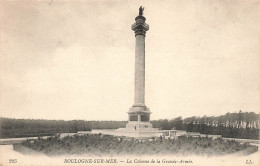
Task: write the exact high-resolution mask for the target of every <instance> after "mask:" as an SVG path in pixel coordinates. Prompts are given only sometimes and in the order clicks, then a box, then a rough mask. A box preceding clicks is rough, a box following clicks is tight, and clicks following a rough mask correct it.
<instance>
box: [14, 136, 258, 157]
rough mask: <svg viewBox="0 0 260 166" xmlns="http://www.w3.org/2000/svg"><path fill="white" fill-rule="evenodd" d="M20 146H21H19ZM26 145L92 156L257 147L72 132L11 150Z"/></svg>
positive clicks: (243, 151)
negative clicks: (80, 134)
mask: <svg viewBox="0 0 260 166" xmlns="http://www.w3.org/2000/svg"><path fill="white" fill-rule="evenodd" d="M21 145H22V146H21ZM22 147H26V148H29V149H32V150H35V151H37V152H41V153H44V154H46V155H48V156H56V155H63V154H92V155H97V156H101V155H112V156H113V155H131V154H133V155H169V154H176V155H192V154H195V155H206V156H220V155H226V154H232V153H241V154H243V155H249V154H251V153H254V152H256V151H258V147H257V146H253V145H250V144H249V143H244V144H240V143H239V142H237V141H234V140H224V139H221V138H218V139H215V140H214V139H211V138H192V137H181V138H179V139H177V140H160V139H158V140H155V141H150V140H143V141H138V140H135V139H129V140H125V139H122V138H119V137H113V136H108V135H98V134H97V135H83V136H79V135H75V136H67V137H64V138H60V137H59V136H54V137H49V138H47V139H41V138H38V139H37V140H26V141H24V142H22V143H21V144H19V145H18V144H17V145H14V150H16V151H19V152H21V153H23V149H24V148H22Z"/></svg>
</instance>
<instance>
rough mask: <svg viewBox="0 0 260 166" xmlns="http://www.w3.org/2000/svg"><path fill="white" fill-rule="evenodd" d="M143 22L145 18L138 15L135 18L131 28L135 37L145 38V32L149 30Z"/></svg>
mask: <svg viewBox="0 0 260 166" xmlns="http://www.w3.org/2000/svg"><path fill="white" fill-rule="evenodd" d="M145 20H146V18H145V17H144V16H140V15H139V16H137V17H136V18H135V23H134V24H133V25H132V26H131V28H132V30H133V31H134V32H135V36H137V35H142V36H145V33H146V31H148V30H149V25H148V24H146V23H145Z"/></svg>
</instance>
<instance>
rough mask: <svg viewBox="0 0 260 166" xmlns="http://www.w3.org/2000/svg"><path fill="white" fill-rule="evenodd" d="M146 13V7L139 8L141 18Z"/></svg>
mask: <svg viewBox="0 0 260 166" xmlns="http://www.w3.org/2000/svg"><path fill="white" fill-rule="evenodd" d="M143 13H144V7H142V6H140V8H139V16H142V15H143Z"/></svg>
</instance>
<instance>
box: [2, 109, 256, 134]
mask: <svg viewBox="0 0 260 166" xmlns="http://www.w3.org/2000/svg"><path fill="white" fill-rule="evenodd" d="M259 117H260V114H259V113H258V114H256V113H254V112H242V111H239V112H238V113H226V114H225V115H221V116H210V117H208V116H203V117H195V116H193V117H188V118H184V119H183V118H182V117H177V118H173V119H170V120H168V119H160V120H153V121H151V123H152V124H153V127H154V128H160V129H162V130H169V129H176V130H185V131H187V132H199V133H201V134H217V135H222V136H223V137H231V138H250V139H259V127H260V125H259V122H260V120H259ZM126 123H127V121H86V120H70V121H64V120H43V119H38V120H35V119H10V118H0V138H13V137H27V136H28V137H32V136H48V135H54V134H57V133H75V132H78V131H90V130H92V129H117V128H123V127H125V125H126Z"/></svg>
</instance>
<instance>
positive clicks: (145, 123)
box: [126, 104, 153, 130]
mask: <svg viewBox="0 0 260 166" xmlns="http://www.w3.org/2000/svg"><path fill="white" fill-rule="evenodd" d="M150 114H151V112H150V109H149V108H148V107H146V106H145V105H144V104H135V105H133V106H132V107H131V108H130V109H129V111H128V123H127V124H126V128H128V129H130V128H131V129H134V130H140V129H145V128H152V127H153V126H152V124H151V123H150Z"/></svg>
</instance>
